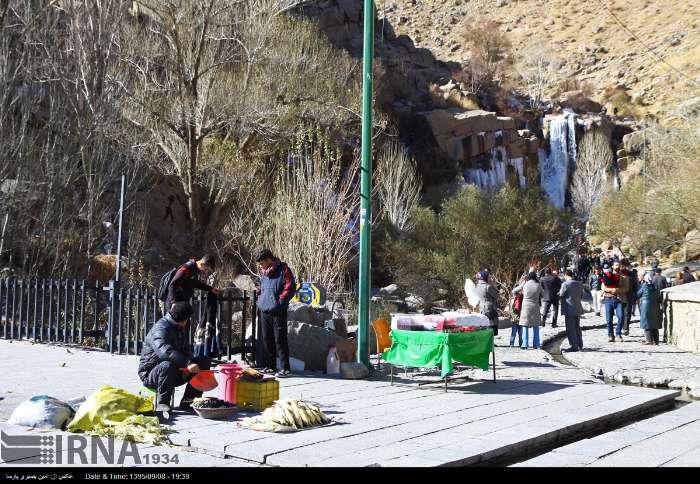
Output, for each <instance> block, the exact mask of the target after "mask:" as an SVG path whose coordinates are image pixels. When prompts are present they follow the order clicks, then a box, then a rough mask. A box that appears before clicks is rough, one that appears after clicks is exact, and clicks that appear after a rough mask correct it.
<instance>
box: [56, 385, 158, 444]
mask: <svg viewBox="0 0 700 484" xmlns="http://www.w3.org/2000/svg"><path fill="white" fill-rule="evenodd" d="M152 410H153V403H152V402H151V400H150V399H148V398H141V397H139V396H138V395H134V394H132V393H129V392H127V391H126V390H122V389H119V388H112V387H110V386H109V385H102V386H101V387H100V388H99V390H97V391H96V392H94V393H93V394H92V395H90V396H89V397H88V398H87V400H85V401H84V402H83V403H82V405H80V408H79V409H78V412H77V413H76V414H75V417H73V420H71V422H70V423H69V424H68V431H69V432H76V431H80V430H85V431H90V430H94V429H95V428H96V427H98V426H103V425H114V424H115V423H117V422H123V421H124V420H126V419H127V418H128V417H131V416H133V415H136V414H138V413H145V412H151V411H152Z"/></svg>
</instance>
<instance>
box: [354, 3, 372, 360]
mask: <svg viewBox="0 0 700 484" xmlns="http://www.w3.org/2000/svg"><path fill="white" fill-rule="evenodd" d="M364 2H365V3H364V44H363V46H364V47H363V49H364V50H363V61H362V168H361V171H362V180H361V189H360V271H359V272H360V277H359V279H360V280H359V284H358V289H359V301H358V323H359V325H358V326H359V327H358V338H357V340H358V341H357V343H358V344H357V361H358V362H360V363H363V364H365V365H366V366H367V367H369V318H370V314H369V301H370V285H371V277H370V275H371V272H370V271H371V269H370V259H371V244H372V241H371V238H370V235H371V231H372V225H371V216H372V204H371V194H372V57H373V56H374V2H373V0H364Z"/></svg>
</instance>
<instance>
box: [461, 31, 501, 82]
mask: <svg viewBox="0 0 700 484" xmlns="http://www.w3.org/2000/svg"><path fill="white" fill-rule="evenodd" d="M462 39H463V40H464V44H465V46H466V47H467V48H468V49H469V52H470V54H471V58H470V61H469V62H468V63H467V64H466V65H467V66H469V71H470V72H471V76H472V77H474V79H478V82H479V84H480V85H482V86H483V85H487V84H490V83H492V82H494V81H495V80H497V78H499V77H503V76H504V75H505V74H506V72H507V70H508V68H509V67H510V66H511V65H512V63H513V58H512V55H511V43H510V41H509V40H508V37H507V36H506V34H505V33H504V32H502V31H501V29H500V25H499V24H498V22H495V21H493V20H487V21H484V20H483V19H469V20H467V21H466V22H465V23H464V27H463V30H462Z"/></svg>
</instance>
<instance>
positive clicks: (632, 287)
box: [622, 265, 639, 336]
mask: <svg viewBox="0 0 700 484" xmlns="http://www.w3.org/2000/svg"><path fill="white" fill-rule="evenodd" d="M622 271H623V275H624V276H625V277H626V278H627V300H626V301H625V325H624V327H623V331H622V334H624V335H625V336H629V334H630V323H631V322H632V315H633V314H634V306H635V305H636V304H637V289H639V278H638V277H639V276H638V275H637V271H636V270H634V269H632V270H629V266H627V265H625V266H623V267H622Z"/></svg>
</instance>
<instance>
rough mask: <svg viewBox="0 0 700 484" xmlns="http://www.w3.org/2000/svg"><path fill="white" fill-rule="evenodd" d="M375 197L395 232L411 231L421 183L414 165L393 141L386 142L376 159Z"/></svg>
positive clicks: (401, 147) (399, 145) (402, 149)
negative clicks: (377, 197) (395, 229)
mask: <svg viewBox="0 0 700 484" xmlns="http://www.w3.org/2000/svg"><path fill="white" fill-rule="evenodd" d="M377 168H378V171H377V173H378V178H379V180H378V194H379V201H380V204H381V206H382V209H383V212H384V216H385V217H386V219H387V220H388V221H389V222H390V223H391V224H392V225H393V226H394V227H396V228H397V229H399V230H401V231H406V230H411V228H412V223H411V217H410V215H411V212H412V211H413V209H415V208H416V207H417V206H418V204H419V203H420V194H421V188H422V182H421V177H420V173H418V168H417V166H416V162H415V161H414V160H413V158H411V157H410V156H409V155H408V154H407V153H406V151H405V149H404V147H403V146H401V144H400V143H399V142H397V141H391V142H389V143H387V144H386V145H385V146H384V147H383V148H382V150H381V152H380V155H379V160H378V167H377Z"/></svg>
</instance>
